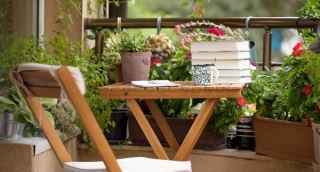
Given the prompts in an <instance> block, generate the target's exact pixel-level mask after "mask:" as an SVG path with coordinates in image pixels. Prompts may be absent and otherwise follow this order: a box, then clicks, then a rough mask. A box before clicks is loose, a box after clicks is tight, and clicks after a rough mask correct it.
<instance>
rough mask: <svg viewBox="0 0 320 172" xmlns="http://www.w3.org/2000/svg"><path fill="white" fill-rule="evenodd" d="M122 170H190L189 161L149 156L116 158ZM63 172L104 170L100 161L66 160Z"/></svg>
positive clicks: (104, 171)
mask: <svg viewBox="0 0 320 172" xmlns="http://www.w3.org/2000/svg"><path fill="white" fill-rule="evenodd" d="M118 163H119V165H120V168H121V169H122V172H192V169H191V163H190V161H171V160H159V159H151V158H142V157H135V158H124V159H118ZM64 172H106V168H105V165H104V163H103V162H102V161H97V162H66V163H65V164H64Z"/></svg>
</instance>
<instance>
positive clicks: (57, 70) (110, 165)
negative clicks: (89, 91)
mask: <svg viewBox="0 0 320 172" xmlns="http://www.w3.org/2000/svg"><path fill="white" fill-rule="evenodd" d="M79 76H81V72H80V71H79V69H77V68H71V67H66V66H62V67H58V66H50V65H41V64H22V65H19V66H18V67H17V68H15V69H14V70H13V71H12V72H11V78H12V81H13V83H14V84H15V85H16V86H17V88H18V89H19V90H20V91H21V92H22V94H23V95H24V98H25V100H26V102H27V104H28V106H29V108H30V110H31V111H32V113H33V115H34V117H35V118H36V119H37V121H38V124H39V126H40V128H42V129H43V132H44V134H45V136H46V137H47V139H48V141H49V143H50V145H51V147H52V149H53V150H54V152H55V153H56V155H57V157H58V159H59V160H60V162H61V164H62V165H63V167H64V170H65V172H106V171H110V172H121V171H122V172H191V171H192V170H191V163H190V162H189V161H170V160H158V159H151V158H142V157H134V158H125V159H119V160H117V159H116V157H115V155H114V153H113V151H112V149H111V147H110V145H109V143H108V141H107V139H106V138H105V136H104V134H103V132H102V130H101V128H100V127H99V125H98V123H97V121H96V119H95V116H94V115H93V113H92V111H91V109H90V107H89V105H88V103H87V102H86V100H85V98H84V96H83V94H82V93H83V88H81V87H82V86H83V85H84V82H83V79H82V77H80V79H79ZM77 77H78V78H77ZM82 82H83V83H82ZM62 93H65V94H66V97H67V98H68V99H69V101H70V103H71V104H72V105H73V107H74V109H75V110H76V112H77V114H78V115H79V116H80V120H81V122H82V123H83V125H84V128H85V130H86V131H87V133H88V135H89V137H90V139H91V140H92V142H93V143H94V144H95V146H96V148H97V151H98V153H99V154H100V156H101V158H102V161H99V162H74V161H72V159H71V156H70V154H69V153H68V152H67V150H66V148H65V146H64V144H63V143H62V141H61V140H60V138H59V136H58V134H57V133H56V131H55V128H54V126H52V125H51V123H50V121H49V119H48V117H47V116H46V114H45V111H44V109H43V107H42V105H41V103H40V101H39V99H38V97H49V98H59V97H60V96H61V95H62Z"/></svg>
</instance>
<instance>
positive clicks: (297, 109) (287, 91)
mask: <svg viewBox="0 0 320 172" xmlns="http://www.w3.org/2000/svg"><path fill="white" fill-rule="evenodd" d="M282 69H283V70H282V71H281V73H280V77H281V80H282V83H281V84H282V87H283V88H284V89H283V92H282V94H283V95H286V96H287V97H286V98H287V99H286V101H287V106H288V113H289V114H290V115H291V116H292V117H293V118H294V119H295V120H296V119H299V120H301V119H303V117H304V116H306V115H308V116H309V117H311V118H313V119H314V120H315V121H316V122H320V121H319V120H320V115H319V113H320V109H319V107H318V101H319V98H320V76H319V72H320V58H319V54H316V53H313V52H311V51H306V52H305V53H304V54H303V55H302V56H289V57H288V58H286V59H285V61H284V64H283V65H282Z"/></svg>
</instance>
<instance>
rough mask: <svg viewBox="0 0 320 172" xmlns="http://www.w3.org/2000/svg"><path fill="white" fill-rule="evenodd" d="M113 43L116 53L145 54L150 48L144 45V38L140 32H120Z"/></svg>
mask: <svg viewBox="0 0 320 172" xmlns="http://www.w3.org/2000/svg"><path fill="white" fill-rule="evenodd" d="M113 43H115V44H114V45H113V47H114V49H115V50H116V51H117V52H145V51H150V47H149V45H148V44H146V38H145V36H144V35H143V34H142V32H126V31H124V32H121V33H119V39H118V40H115V41H114V42H113Z"/></svg>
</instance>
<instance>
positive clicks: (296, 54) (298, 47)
mask: <svg viewBox="0 0 320 172" xmlns="http://www.w3.org/2000/svg"><path fill="white" fill-rule="evenodd" d="M303 53H304V49H303V46H302V42H298V43H297V44H296V45H295V46H294V47H293V51H292V55H293V56H294V57H299V56H302V55H303Z"/></svg>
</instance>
